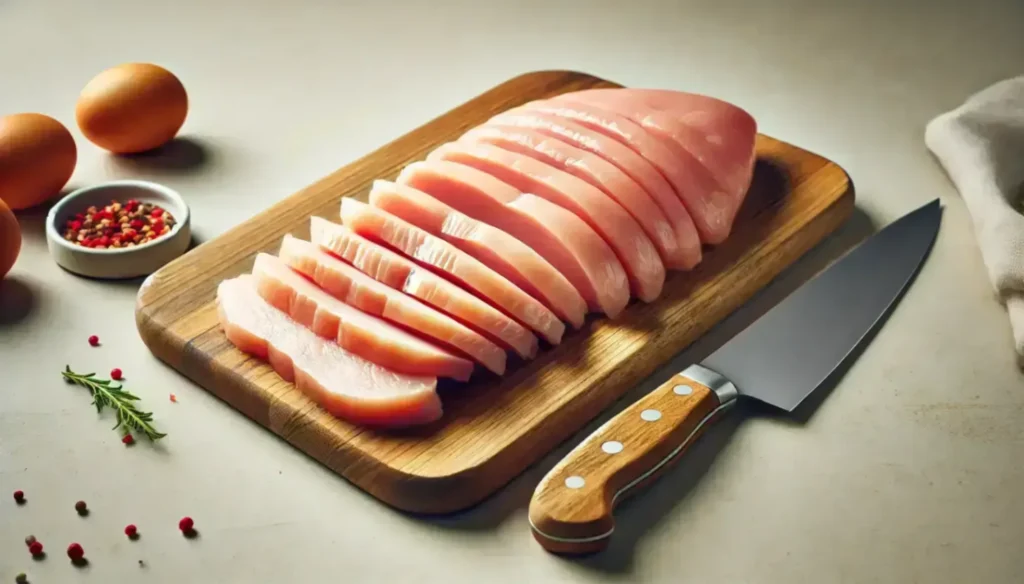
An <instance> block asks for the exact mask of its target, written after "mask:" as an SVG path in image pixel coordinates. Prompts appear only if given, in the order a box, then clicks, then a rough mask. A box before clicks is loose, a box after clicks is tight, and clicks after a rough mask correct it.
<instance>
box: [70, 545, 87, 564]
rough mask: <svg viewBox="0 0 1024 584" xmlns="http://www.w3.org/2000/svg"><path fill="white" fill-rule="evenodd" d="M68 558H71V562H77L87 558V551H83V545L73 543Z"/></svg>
mask: <svg viewBox="0 0 1024 584" xmlns="http://www.w3.org/2000/svg"><path fill="white" fill-rule="evenodd" d="M68 557H69V558H71V561H73V562H77V561H79V560H81V559H82V558H83V557H85V550H83V549H82V546H81V545H79V544H77V543H73V544H71V545H69V546H68Z"/></svg>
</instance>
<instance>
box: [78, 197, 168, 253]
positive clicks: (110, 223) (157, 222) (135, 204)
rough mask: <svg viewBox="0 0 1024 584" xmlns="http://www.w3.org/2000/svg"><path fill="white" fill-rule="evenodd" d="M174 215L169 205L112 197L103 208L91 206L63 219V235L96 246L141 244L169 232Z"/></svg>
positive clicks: (79, 242) (112, 247)
mask: <svg viewBox="0 0 1024 584" xmlns="http://www.w3.org/2000/svg"><path fill="white" fill-rule="evenodd" d="M174 224H175V219H174V217H173V216H172V215H171V213H169V212H168V211H167V210H166V209H163V208H162V207H160V206H158V205H154V204H152V203H142V202H139V201H136V200H135V199H129V200H128V201H126V202H125V203H124V204H121V203H120V202H118V201H117V200H112V201H110V204H109V205H106V206H105V207H103V208H97V207H96V206H92V207H89V208H88V209H86V210H85V212H84V213H78V214H76V215H75V216H74V217H73V218H71V219H68V220H67V221H66V222H65V223H64V239H66V240H67V241H70V242H71V243H72V244H74V245H80V246H82V247H91V248H94V249H114V248H124V247H134V246H136V245H142V244H144V243H148V242H150V241H153V240H154V239H157V238H159V237H162V236H164V235H167V234H168V233H170V232H171V228H173V227H174Z"/></svg>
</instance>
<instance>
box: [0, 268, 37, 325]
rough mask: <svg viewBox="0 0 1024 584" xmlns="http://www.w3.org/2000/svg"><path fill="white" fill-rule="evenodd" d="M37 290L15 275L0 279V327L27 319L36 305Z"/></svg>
mask: <svg viewBox="0 0 1024 584" xmlns="http://www.w3.org/2000/svg"><path fill="white" fill-rule="evenodd" d="M37 294H38V293H37V291H35V290H33V289H32V286H30V285H29V284H28V283H27V282H25V281H24V280H22V279H20V278H18V276H15V275H8V276H7V277H6V278H4V279H2V280H0V327H5V326H11V325H15V324H18V323H19V322H21V321H23V320H25V319H27V318H28V317H29V316H31V315H32V313H33V312H35V310H36V309H37V307H38V298H37Z"/></svg>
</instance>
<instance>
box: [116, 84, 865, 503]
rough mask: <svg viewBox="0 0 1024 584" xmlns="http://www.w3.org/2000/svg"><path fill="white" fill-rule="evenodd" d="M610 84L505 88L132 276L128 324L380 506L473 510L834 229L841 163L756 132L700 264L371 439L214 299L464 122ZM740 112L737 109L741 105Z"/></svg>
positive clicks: (842, 192) (841, 195) (842, 203)
mask: <svg viewBox="0 0 1024 584" xmlns="http://www.w3.org/2000/svg"><path fill="white" fill-rule="evenodd" d="M592 87H617V85H615V84H613V83H610V82H607V81H605V80H602V79H598V78H595V77H591V76H588V75H584V74H581V73H575V72H570V71H544V72H535V73H529V74H526V75H522V76H519V77H516V78H514V79H512V80H510V81H507V82H505V83H503V84H501V85H499V86H498V87H495V88H494V89H491V90H490V91H488V92H486V93H484V94H483V95H480V96H478V97H476V98H475V99H473V100H471V101H469V102H467V103H465V104H463V105H461V106H459V107H457V108H455V109H454V110H452V111H450V112H448V113H446V114H444V115H442V116H440V117H438V118H436V119H434V120H432V121H431V122H429V123H427V124H425V125H424V126H422V127H420V128H417V129H415V130H413V131H412V132H410V133H408V134H406V135H404V136H402V137H400V138H398V139H397V140H395V141H394V142H392V143H390V144H388V145H386V146H384V147H382V148H380V149H379V150H377V151H376V152H372V153H370V154H369V155H367V156H365V157H363V158H361V159H359V160H357V161H355V162H353V163H351V164H349V165H347V166H345V167H343V168H341V169H339V170H337V171H336V172H334V173H333V174H330V175H329V176H327V177H325V178H323V179H321V180H319V181H317V182H316V183H314V184H312V185H310V186H308V187H307V188H305V189H303V190H301V191H299V192H298V193H296V194H294V195H292V196H290V197H288V198H286V199H283V200H282V201H280V202H279V203H277V204H275V205H274V206H272V207H270V208H269V209H267V210H265V211H263V212H262V213H260V214H258V215H256V216H255V217H253V218H252V219H249V220H248V221H246V222H244V223H242V224H241V225H239V226H237V227H235V228H234V229H232V230H230V231H228V232H226V233H224V234H223V235H221V236H220V237H218V238H216V239H214V240H212V241H209V242H207V243H205V244H203V245H201V246H199V247H197V248H196V249H194V250H192V251H191V252H189V253H187V254H186V255H184V256H182V257H180V258H178V259H176V260H175V261H173V262H172V263H170V264H168V265H167V266H165V267H164V268H162V269H161V270H160V271H158V272H156V273H155V274H153V275H152V276H151V277H150V278H148V279H147V280H146V282H145V283H144V284H143V286H142V288H141V289H140V291H139V295H138V303H137V307H136V321H137V324H138V329H139V332H140V334H141V336H142V338H143V340H144V341H145V343H146V344H147V345H148V347H149V348H150V350H151V351H152V352H153V353H154V354H155V355H156V356H157V357H158V358H160V359H161V360H163V361H165V362H166V363H168V364H170V365H171V366H172V367H174V368H175V369H177V370H178V371H180V372H181V373H183V374H184V375H186V376H187V377H189V378H190V379H192V380H193V381H195V382H196V383H198V384H199V385H201V386H202V387H204V388H205V389H206V390H208V391H209V392H211V393H213V394H214V395H216V396H217V397H219V398H221V399H222V400H224V401H225V402H227V403H228V404H230V405H231V406H233V407H234V408H236V409H237V410H238V411H240V412H242V413H243V414H245V415H246V416H249V417H250V418H252V419H253V420H256V421H257V422H259V423H260V424H262V425H263V426H265V427H267V428H269V429H270V430H271V431H273V432H274V433H276V434H277V435H279V436H281V437H282V438H284V439H285V440H287V441H288V442H289V443H291V444H292V445H294V446H295V447H296V448H298V449H300V450H301V451H303V452H305V453H307V454H308V455H310V456H312V457H314V458H315V459H317V460H318V461H320V462H321V463H322V464H324V465H326V466H327V467H329V468H330V469H332V470H333V471H335V472H336V473H338V474H339V475H341V476H343V477H345V478H346V479H348V480H349V481H350V482H351V483H352V484H355V485H357V486H358V487H360V488H362V489H364V490H365V491H367V492H369V493H370V494H372V495H373V496H375V497H377V498H378V499H380V500H381V501H384V502H385V503H387V504H389V505H392V506H394V507H397V508H400V509H403V510H407V511H412V512H420V513H442V512H449V511H455V510H459V509H463V508H466V507H469V506H472V505H474V504H476V503H477V502H479V501H480V500H481V499H483V498H485V497H487V496H488V495H490V494H491V493H493V492H494V491H495V490H497V489H499V488H500V487H502V486H503V485H504V484H506V483H507V482H508V481H510V480H511V479H512V478H513V477H515V476H516V475H517V474H519V473H520V472H522V471H523V470H524V469H526V468H527V467H528V466H529V465H531V464H532V463H533V462H535V461H537V460H538V459H540V458H541V457H543V456H544V455H545V454H546V453H547V452H549V451H550V450H552V449H553V448H555V447H556V446H557V445H558V444H559V443H560V442H562V441H564V440H566V439H568V438H570V437H571V436H572V435H573V434H574V433H575V432H576V431H577V430H579V429H580V428H582V427H583V426H584V425H585V424H587V423H588V422H589V421H590V420H592V419H593V418H594V417H596V416H597V415H598V414H599V413H600V412H601V411H602V410H604V409H605V408H606V407H608V406H609V405H611V404H612V403H613V402H614V401H615V400H616V399H617V398H619V397H620V396H622V395H623V394H624V393H625V392H626V391H628V390H629V389H630V388H632V387H633V386H635V385H636V384H638V383H639V382H641V381H642V380H643V379H644V378H645V377H647V376H649V375H650V374H651V373H653V372H654V371H655V370H656V369H657V368H658V367H659V366H661V365H663V364H665V363H666V362H667V361H668V360H669V359H671V358H672V357H673V356H674V355H675V354H676V353H678V352H679V351H681V350H682V349H683V348H685V347H686V346H687V345H689V344H690V343H691V342H693V341H694V340H695V339H697V338H698V337H699V336H700V335H701V334H703V333H704V332H705V331H707V330H708V329H710V328H711V327H712V326H714V325H715V324H716V323H718V322H719V321H720V320H721V319H723V318H724V317H725V316H727V315H728V314H729V313H731V312H732V311H733V310H735V309H736V308H738V307H739V306H740V305H741V304H742V303H743V302H745V301H746V300H747V299H748V298H750V297H751V296H752V295H753V294H754V293H755V292H757V291H758V290H759V289H761V288H762V287H764V286H765V285H766V284H767V283H768V282H769V281H770V280H772V279H773V278H774V277H775V276H776V275H778V274H779V273H780V272H781V271H782V270H783V269H785V268H786V267H787V266H788V265H790V264H791V263H792V262H793V261H795V260H796V259H797V258H799V257H800V256H801V255H803V254H804V253H805V252H807V251H808V250H809V249H810V248H812V247H813V246H814V245H815V244H817V243H818V242H819V241H821V240H822V239H823V238H824V237H825V236H826V235H828V234H829V233H831V232H832V231H834V230H835V229H836V228H837V227H838V226H840V225H841V224H842V223H843V222H844V221H845V220H846V219H847V218H848V217H849V216H850V213H851V211H852V209H853V198H854V197H853V191H852V189H851V185H850V182H849V179H848V177H847V175H846V174H845V173H844V172H843V170H842V169H841V168H839V167H838V166H836V165H835V164H833V163H831V162H830V161H828V160H826V159H824V158H821V157H819V156H817V155H815V154H812V153H810V152H807V151H805V150H801V149H799V148H797V147H795V146H792V145H789V144H786V143H784V142H780V141H778V140H775V139H772V138H769V137H766V136H759V137H758V141H757V149H758V157H759V160H758V164H757V169H756V171H755V175H754V181H753V186H752V188H751V192H750V194H749V195H748V198H747V200H746V203H745V205H744V206H743V209H742V210H741V213H740V216H739V219H738V221H737V224H736V227H735V229H734V232H733V235H732V236H730V239H729V240H728V241H727V242H726V243H725V244H723V245H721V246H719V247H718V248H716V249H714V250H709V251H708V253H707V254H706V256H705V259H704V261H703V262H702V263H701V264H700V266H698V269H697V270H695V271H692V272H689V273H683V272H678V273H672V274H671V275H670V277H669V279H668V281H667V282H666V285H665V292H664V293H663V295H662V297H661V298H660V299H659V300H658V301H657V302H655V303H653V304H648V305H645V304H638V303H635V302H634V304H632V305H631V306H630V307H629V308H628V309H627V311H626V312H625V313H624V314H623V315H622V316H621V317H620V318H619V319H618V320H617V321H616V322H614V323H613V322H609V321H607V320H606V319H602V318H596V317H591V318H590V319H589V320H588V322H587V324H586V325H585V326H584V327H583V329H581V330H579V331H575V332H567V334H566V338H565V340H564V341H563V342H562V344H561V345H559V346H558V347H555V348H554V349H549V350H547V351H545V352H543V353H542V354H541V355H539V356H538V358H537V359H535V360H534V361H531V362H529V363H527V364H522V363H520V362H517V361H510V369H509V372H508V373H507V374H506V375H505V376H504V377H502V378H497V377H496V376H493V375H487V374H482V375H480V376H479V377H478V378H476V380H475V381H473V382H470V384H469V385H468V386H458V384H453V385H454V387H448V388H444V389H443V390H442V398H443V401H444V405H445V414H444V417H443V418H442V419H441V420H440V421H439V422H438V423H436V424H433V425H432V426H430V427H425V428H420V429H416V430H408V431H402V432H391V433H387V432H379V431H370V430H366V429H363V428H360V427H357V426H353V425H351V424H348V423H346V422H344V421H340V420H337V419H334V418H332V417H331V416H330V415H328V414H326V413H324V412H323V411H322V410H320V409H318V407H317V406H316V405H315V404H314V403H313V402H311V401H310V400H308V399H307V398H306V397H305V396H304V395H303V394H302V393H300V392H299V391H298V390H297V389H296V388H295V387H294V386H293V385H292V384H291V383H287V382H285V381H283V380H282V379H281V378H279V377H278V376H277V374H276V373H274V371H273V370H272V369H271V368H270V367H269V366H267V365H266V364H264V363H263V362H261V361H259V360H258V359H254V358H250V357H248V356H247V355H245V354H243V353H241V352H240V351H238V350H237V349H235V348H234V347H233V346H232V345H231V344H230V343H229V342H228V341H227V339H226V338H225V336H224V334H223V332H222V331H221V329H220V327H219V325H218V322H217V315H216V309H215V304H214V301H215V289H216V286H217V284H218V283H219V282H220V281H222V280H224V279H225V278H231V277H234V276H237V275H239V274H242V273H246V272H248V271H249V270H250V269H251V268H252V263H253V260H254V257H255V255H256V254H257V253H258V252H270V253H276V252H277V248H278V246H279V244H280V241H281V238H282V236H283V235H284V234H285V233H291V234H293V235H295V236H296V237H301V238H308V237H309V218H310V216H312V215H319V216H322V217H325V218H328V219H331V220H334V221H338V209H339V204H340V201H341V198H342V197H355V198H359V199H363V200H365V198H366V195H367V192H368V190H369V186H370V183H371V182H372V181H373V180H374V179H377V178H385V179H393V178H394V177H395V176H396V175H397V174H398V172H399V170H401V168H402V167H404V166H405V165H406V164H408V163H410V162H412V161H414V160H419V159H422V158H424V157H425V156H426V154H427V153H428V152H429V151H430V150H432V149H433V148H435V147H436V146H438V145H439V144H441V143H443V142H446V141H449V140H453V139H455V138H457V137H458V136H459V135H460V134H462V133H463V132H464V131H466V130H467V129H469V128H470V127H472V126H474V125H477V124H479V123H481V122H483V121H485V120H486V119H488V118H489V117H491V116H493V115H494V114H497V113H498V112H501V111H503V110H506V109H509V108H511V107H514V106H517V105H520V104H523V103H525V102H527V101H530V100H534V99H540V98H545V97H550V96H554V95H557V94H560V93H565V92H569V91H574V90H579V89H586V88H592ZM740 105H742V104H740Z"/></svg>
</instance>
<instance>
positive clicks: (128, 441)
mask: <svg viewBox="0 0 1024 584" xmlns="http://www.w3.org/2000/svg"><path fill="white" fill-rule="evenodd" d="M121 442H124V443H125V445H126V446H131V445H132V444H135V437H134V436H132V435H131V434H125V435H124V438H121Z"/></svg>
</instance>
